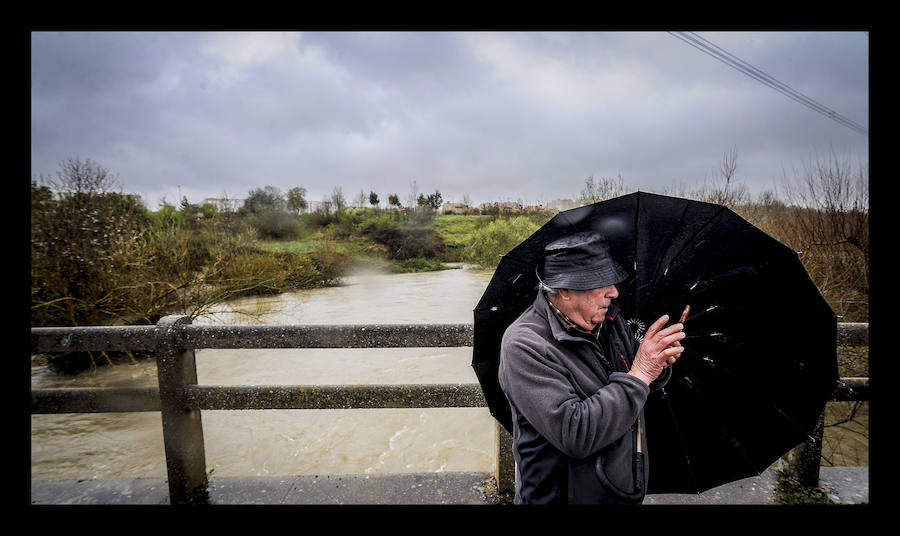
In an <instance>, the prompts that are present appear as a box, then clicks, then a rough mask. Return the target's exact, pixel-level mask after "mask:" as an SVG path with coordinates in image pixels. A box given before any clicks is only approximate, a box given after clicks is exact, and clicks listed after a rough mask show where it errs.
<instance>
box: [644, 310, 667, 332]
mask: <svg viewBox="0 0 900 536" xmlns="http://www.w3.org/2000/svg"><path fill="white" fill-rule="evenodd" d="M668 321H669V315H662V316H661V317H659V319H657V320H656V322H654V323H653V324H651V325H650V327H649V328H647V333H646V334H645V335H644V336H645V337H652V336H654V335H656V332H657V331H659V330H660V328H662V327H663V326H664V325H666V322H668Z"/></svg>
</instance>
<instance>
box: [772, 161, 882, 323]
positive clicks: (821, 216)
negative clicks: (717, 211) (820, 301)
mask: <svg viewBox="0 0 900 536" xmlns="http://www.w3.org/2000/svg"><path fill="white" fill-rule="evenodd" d="M784 183H785V188H784V189H785V197H786V198H787V200H788V202H789V203H790V204H791V205H793V207H792V208H793V210H794V212H795V218H794V221H795V222H796V236H795V237H794V240H795V244H794V245H795V247H796V249H798V250H800V251H802V252H803V256H802V259H803V261H804V265H806V266H807V269H808V270H809V271H810V275H811V276H812V277H813V279H814V280H815V281H816V284H817V285H818V286H819V290H820V291H822V293H823V294H824V295H825V296H826V297H827V298H831V299H832V300H836V301H834V302H833V303H836V304H837V308H838V309H839V311H838V313H839V314H846V313H848V312H850V311H851V310H852V309H854V308H858V307H859V306H861V305H863V302H864V306H865V307H866V308H867V306H868V295H869V166H868V164H867V163H866V164H863V163H860V164H859V165H858V166H857V167H856V168H854V167H853V166H852V165H851V164H850V162H849V161H848V159H846V158H844V159H841V158H839V157H838V156H837V155H836V154H835V153H834V151H831V153H830V154H829V155H828V156H827V157H825V158H821V157H819V156H818V155H816V156H815V158H814V160H813V161H811V162H810V163H808V164H807V165H806V166H805V169H804V170H803V172H801V173H796V172H795V177H794V178H793V180H791V179H789V178H787V177H785V180H784ZM865 316H866V317H867V315H865Z"/></svg>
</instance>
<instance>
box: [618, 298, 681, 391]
mask: <svg viewBox="0 0 900 536" xmlns="http://www.w3.org/2000/svg"><path fill="white" fill-rule="evenodd" d="M668 321H669V315H663V316H661V317H660V318H659V320H657V321H656V322H654V323H653V325H651V326H650V328H648V329H647V333H645V334H644V340H643V341H641V345H640V347H638V351H637V355H635V356H634V363H633V364H632V366H631V370H630V371H628V374H631V375H632V376H634V377H636V378H638V379H639V380H641V381H643V382H644V383H646V384H647V385H650V382H652V381H653V380H655V379H656V378H657V377H659V375H660V374H661V373H662V371H663V369H664V368H666V367H667V366H669V365H671V364H672V363H674V362H675V360H676V359H678V358H679V357H680V356H681V352H683V351H684V347H683V346H681V343H679V342H678V341H680V340H681V339H683V338H684V331H683V330H684V324H682V323H680V322H679V323H677V324H672V325H671V326H669V327H667V328H665V329H662V328H663V326H664V325H666V322H668Z"/></svg>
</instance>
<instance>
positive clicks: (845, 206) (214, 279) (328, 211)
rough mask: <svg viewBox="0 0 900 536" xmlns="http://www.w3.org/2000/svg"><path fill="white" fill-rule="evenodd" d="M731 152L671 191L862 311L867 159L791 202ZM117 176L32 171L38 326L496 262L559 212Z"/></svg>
mask: <svg viewBox="0 0 900 536" xmlns="http://www.w3.org/2000/svg"><path fill="white" fill-rule="evenodd" d="M736 158H737V155H736V151H732V152H731V153H729V154H727V155H726V156H725V158H724V159H723V162H722V165H721V167H720V170H719V171H720V173H721V177H722V181H721V183H720V184H713V185H709V184H704V186H703V187H702V188H701V189H698V190H695V191H690V192H688V191H685V189H684V188H681V190H680V191H671V192H662V193H665V194H668V195H679V196H682V197H688V198H693V199H699V200H703V201H711V202H716V203H720V204H724V205H726V206H728V207H730V208H732V209H733V210H735V211H736V212H737V213H738V214H740V215H741V216H743V217H744V218H746V219H747V220H749V221H750V222H751V223H753V224H755V225H757V226H758V227H760V228H761V229H762V230H764V231H765V232H767V233H769V234H770V235H772V236H773V237H775V238H777V239H778V240H780V241H782V242H783V243H785V244H787V245H788V246H790V247H791V248H793V249H795V250H797V251H798V252H800V256H801V260H802V262H803V264H804V266H805V267H806V268H807V271H808V272H809V274H810V277H811V278H812V279H813V281H814V282H815V283H816V285H817V286H818V288H819V289H820V291H821V292H822V294H823V295H824V296H825V298H826V299H827V300H828V302H829V303H830V304H831V306H832V308H833V309H834V310H835V312H836V313H837V314H838V315H840V318H841V320H842V321H845V322H866V321H868V295H869V287H868V281H869V267H868V263H869V257H868V247H869V246H868V188H867V185H868V169H867V167H864V166H861V167H859V168H858V169H854V168H852V167H851V166H848V165H847V164H846V163H845V162H841V161H838V160H837V159H836V158H832V159H831V160H828V161H824V162H822V161H817V162H815V163H813V164H812V165H810V166H809V167H808V168H807V170H806V173H805V174H804V175H802V176H800V177H798V178H797V180H795V181H784V182H786V183H788V184H789V186H791V187H790V188H789V189H788V191H787V192H786V193H787V202H785V201H782V200H781V199H778V198H777V197H776V196H775V195H774V194H772V193H770V192H765V193H763V194H762V195H760V196H759V197H758V198H757V199H752V198H751V196H750V195H749V194H748V193H747V191H746V189H744V188H743V187H742V186H741V185H740V184H739V183H738V182H737V181H735V180H734V176H735V169H736ZM116 184H117V183H116V179H115V178H114V177H113V176H112V175H111V174H110V173H109V172H108V171H107V170H106V169H104V168H103V167H101V166H99V165H98V164H96V163H94V162H92V161H90V160H88V161H86V162H81V161H79V160H77V159H69V160H68V161H66V162H64V163H63V164H62V165H61V168H60V171H59V172H58V174H57V177H56V178H55V179H51V178H44V177H41V178H40V180H39V181H33V182H32V196H31V238H32V249H31V275H32V284H31V322H32V325H33V326H46V325H61V326H76V325H114V324H137V323H144V324H153V323H155V322H156V321H157V320H158V319H159V318H161V317H162V316H164V315H166V314H173V313H177V314H186V315H190V316H198V315H201V314H203V313H204V312H205V311H207V310H208V309H209V308H210V307H212V306H213V305H215V304H217V303H222V302H224V301H227V300H229V299H233V298H235V297H238V296H242V295H248V294H277V293H281V292H288V291H292V290H298V289H304V288H313V287H320V286H326V285H336V284H340V282H341V279H342V277H344V276H345V275H347V274H348V273H349V270H350V269H351V268H352V267H353V266H356V265H360V264H362V265H372V266H377V267H378V268H380V269H384V270H386V271H391V272H417V271H424V270H440V269H446V268H447V267H448V266H447V265H446V263H449V262H464V263H469V264H475V265H480V266H482V267H484V268H488V269H490V268H493V267H494V266H496V265H497V263H498V262H499V260H500V258H501V256H502V255H504V254H506V253H507V252H508V251H509V250H511V249H512V248H513V247H515V246H516V245H517V244H518V243H519V242H521V241H522V240H524V239H525V238H526V237H528V236H529V235H530V234H531V233H532V232H534V231H535V230H536V229H538V228H539V227H540V226H541V225H543V224H544V223H545V222H546V221H548V220H549V219H550V218H551V217H552V216H553V214H554V213H555V211H543V210H533V208H527V209H526V208H524V207H521V204H520V203H519V204H517V203H504V204H494V205H493V206H483V208H482V209H480V210H479V209H475V208H472V207H468V208H466V214H465V215H462V214H459V215H457V214H444V215H437V214H436V210H435V208H436V207H438V206H439V205H440V203H441V201H442V196H441V193H440V192H439V191H437V190H436V191H435V192H434V193H433V194H429V195H419V196H418V198H417V199H416V206H415V207H403V206H402V204H401V202H400V198H399V196H398V195H397V194H395V193H392V194H389V195H387V196H386V197H387V201H388V204H387V206H388V208H385V209H382V208H380V200H379V196H378V194H377V193H375V192H370V193H369V194H368V196H366V195H365V193H364V192H362V191H361V192H360V195H359V196H358V197H357V199H356V200H355V206H353V207H351V206H349V205H348V203H347V201H346V200H345V198H344V195H343V193H342V191H341V188H339V187H336V188H334V190H333V193H332V195H331V196H330V198H329V199H326V200H324V201H323V202H321V203H320V204H319V205H318V206H317V208H316V209H315V210H307V209H308V207H309V203H307V201H306V199H305V195H306V190H305V189H303V188H300V187H296V188H291V189H290V190H288V192H287V193H286V194H283V193H282V192H281V191H280V190H279V189H277V188H275V187H273V186H266V187H263V188H256V189H253V190H250V191H249V192H248V195H247V198H246V199H245V201H244V203H243V206H241V207H240V208H238V209H237V210H235V211H224V212H219V211H218V210H216V207H214V206H212V205H198V204H193V203H190V202H189V201H188V200H187V199H182V200H181V203H180V204H179V206H177V207H176V206H174V205H171V204H168V203H162V204H160V206H159V207H158V209H157V210H156V211H150V210H147V209H146V208H145V207H144V206H143V205H142V204H141V203H139V202H138V201H136V200H134V199H133V198H132V197H130V196H127V195H123V194H121V193H116V192H115V187H116ZM628 192H629V189H628V188H627V187H626V186H625V183H624V180H623V179H622V178H621V177H617V178H603V177H599V178H597V179H595V178H594V177H589V178H588V179H587V181H586V182H585V187H584V189H582V191H581V194H580V197H579V198H578V200H577V201H576V202H575V204H576V205H577V204H585V203H590V202H596V201H601V200H603V199H606V198H609V197H613V196H617V195H622V194H626V193H628ZM412 197H413V198H415V196H412ZM366 205H368V206H366ZM517 207H518V208H517ZM92 363H93V360H92ZM864 368H865V371H864V372H865V373H867V369H868V367H867V366H865V367H864Z"/></svg>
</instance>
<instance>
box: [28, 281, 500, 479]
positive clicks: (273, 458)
mask: <svg viewBox="0 0 900 536" xmlns="http://www.w3.org/2000/svg"><path fill="white" fill-rule="evenodd" d="M491 275H492V272H490V271H484V270H474V269H467V268H459V269H453V270H444V271H440V272H427V273H418V274H376V273H360V274H356V275H353V276H351V277H348V278H347V279H346V280H345V283H346V284H345V285H344V286H340V287H331V288H323V289H315V290H308V291H301V292H294V293H286V294H282V295H279V296H267V297H260V298H245V299H241V300H237V301H234V302H231V303H229V304H227V306H221V307H219V308H217V309H216V310H215V311H214V312H213V313H214V314H212V315H210V316H208V317H203V318H198V319H196V320H195V321H194V323H196V324H406V323H471V322H472V321H473V315H472V309H474V307H475V304H476V303H477V302H478V300H479V298H480V297H481V294H482V293H483V292H484V289H485V287H486V286H487V284H488V282H489V280H490V277H491ZM196 356H197V375H198V382H199V383H200V384H215V385H270V384H283V385H296V384H328V385H332V384H390V383H476V382H477V379H476V378H475V374H474V372H473V371H472V367H471V359H472V349H471V348H470V347H467V348H399V349H380V348H375V349H296V350H293V349H284V350H282V349H277V350H271V349H262V350H246V349H240V350H198V351H197V353H196ZM31 383H32V386H33V387H35V388H50V387H124V386H155V385H156V366H155V363H154V362H152V361H144V362H139V363H135V364H125V365H116V366H113V367H100V368H99V369H98V370H96V371H95V372H93V373H90V372H87V373H83V374H80V375H78V376H71V377H70V376H60V375H57V374H54V373H52V372H50V371H48V370H47V369H46V368H45V367H43V366H41V365H40V364H38V363H35V364H34V365H33V367H32V378H31ZM202 419H203V433H204V440H205V446H206V464H207V470H208V471H209V470H211V471H213V474H214V475H215V476H271V475H299V474H368V473H404V472H433V471H475V472H489V471H491V470H492V468H493V465H494V463H495V459H496V453H495V452H494V451H493V449H494V446H493V427H494V424H493V418H492V417H491V416H490V414H489V413H488V411H487V409H486V408H446V409H358V410H240V411H204V412H203V414H202ZM31 422H32V431H31V456H32V459H31V475H32V478H33V479H70V478H74V479H89V478H113V477H162V478H165V476H166V465H165V455H164V451H163V439H162V424H161V420H160V414H159V413H158V412H146V413H122V414H62V415H34V416H32V417H31Z"/></svg>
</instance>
